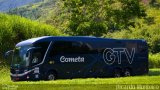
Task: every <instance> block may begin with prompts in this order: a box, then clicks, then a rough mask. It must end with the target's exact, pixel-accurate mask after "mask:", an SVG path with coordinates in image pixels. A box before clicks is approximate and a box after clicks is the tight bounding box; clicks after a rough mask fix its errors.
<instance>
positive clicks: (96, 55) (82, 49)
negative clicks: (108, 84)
mask: <svg viewBox="0 0 160 90" xmlns="http://www.w3.org/2000/svg"><path fill="white" fill-rule="evenodd" d="M6 56H7V57H9V56H10V57H11V59H12V61H11V66H10V76H11V80H13V81H24V80H27V81H28V80H55V79H72V78H90V77H92V78H97V77H100V78H105V77H121V76H134V75H143V74H147V73H148V70H149V69H148V46H147V42H146V41H145V40H141V39H137V40H135V39H134V40H132V39H110V38H100V37H92V36H42V37H37V38H32V39H28V40H25V41H22V42H19V43H18V44H16V46H15V48H14V49H13V50H10V51H8V52H6Z"/></svg>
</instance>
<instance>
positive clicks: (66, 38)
mask: <svg viewBox="0 0 160 90" xmlns="http://www.w3.org/2000/svg"><path fill="white" fill-rule="evenodd" d="M56 40H64V41H77V40H78V41H92V40H93V41H94V40H109V41H113V40H120V41H126V40H128V41H131V40H130V39H110V38H100V37H94V36H42V37H37V38H32V39H28V40H25V41H22V42H19V43H18V44H17V45H16V47H19V46H25V45H32V44H34V43H37V42H42V41H56ZM134 41H141V42H142V40H140V39H136V40H135V39H134ZM143 41H144V40H143Z"/></svg>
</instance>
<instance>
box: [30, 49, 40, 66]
mask: <svg viewBox="0 0 160 90" xmlns="http://www.w3.org/2000/svg"><path fill="white" fill-rule="evenodd" d="M41 61H42V58H41V53H40V52H33V55H32V59H31V65H32V66H34V65H36V64H38V63H40V62H41Z"/></svg>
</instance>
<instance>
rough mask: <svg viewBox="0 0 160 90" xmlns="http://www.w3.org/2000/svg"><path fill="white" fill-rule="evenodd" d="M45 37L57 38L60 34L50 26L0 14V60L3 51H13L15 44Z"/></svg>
mask: <svg viewBox="0 0 160 90" xmlns="http://www.w3.org/2000/svg"><path fill="white" fill-rule="evenodd" d="M46 35H53V36H57V35H58V36H59V35H62V33H61V32H60V31H59V30H57V29H56V28H54V27H53V26H50V25H46V24H41V23H39V22H35V21H32V20H28V19H26V18H22V17H20V16H15V15H6V14H0V58H2V56H3V55H4V52H5V51H7V50H9V49H13V47H14V46H15V44H16V43H18V42H20V41H22V40H25V39H29V38H33V37H39V36H46ZM0 61H1V60H0Z"/></svg>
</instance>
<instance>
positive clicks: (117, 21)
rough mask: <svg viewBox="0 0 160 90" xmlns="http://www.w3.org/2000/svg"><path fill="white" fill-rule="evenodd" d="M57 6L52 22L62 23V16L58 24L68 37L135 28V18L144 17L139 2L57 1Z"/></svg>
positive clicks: (102, 0)
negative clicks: (57, 10) (69, 35)
mask: <svg viewBox="0 0 160 90" xmlns="http://www.w3.org/2000/svg"><path fill="white" fill-rule="evenodd" d="M59 3H61V4H59V5H61V7H60V6H59V7H60V8H61V9H60V10H59V11H60V12H58V14H56V15H55V17H54V20H53V22H54V21H56V22H54V23H58V22H57V21H60V20H62V19H60V18H59V16H63V17H65V18H64V19H65V20H63V22H61V21H60V22H61V24H62V25H64V23H65V26H67V28H65V29H66V30H65V32H67V33H69V34H71V35H94V36H101V35H103V34H104V33H107V32H113V31H115V30H121V29H126V28H128V27H130V26H134V23H135V22H134V19H136V18H142V17H145V16H146V14H145V9H144V8H143V5H142V4H141V3H140V1H139V0H60V2H59ZM55 13H57V12H55ZM56 17H57V18H56ZM57 19H59V20H57ZM66 22H67V23H66ZM62 27H63V26H62Z"/></svg>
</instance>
